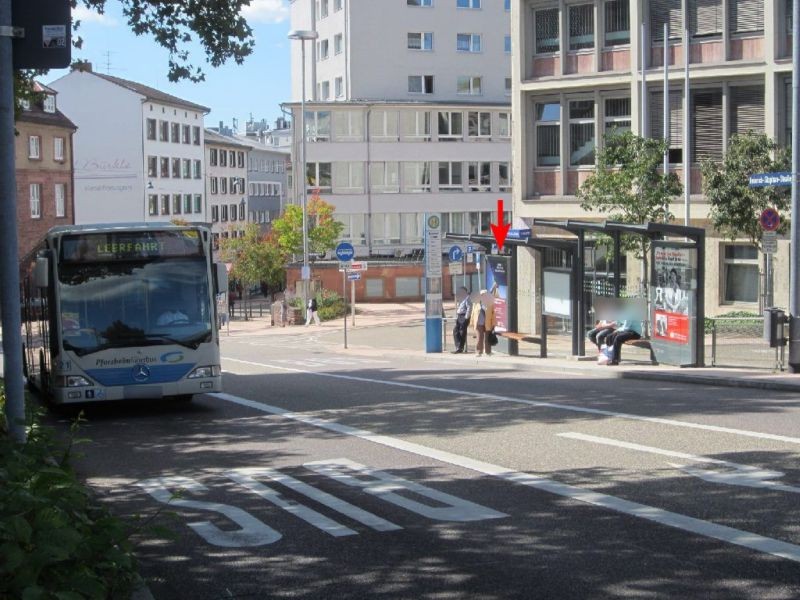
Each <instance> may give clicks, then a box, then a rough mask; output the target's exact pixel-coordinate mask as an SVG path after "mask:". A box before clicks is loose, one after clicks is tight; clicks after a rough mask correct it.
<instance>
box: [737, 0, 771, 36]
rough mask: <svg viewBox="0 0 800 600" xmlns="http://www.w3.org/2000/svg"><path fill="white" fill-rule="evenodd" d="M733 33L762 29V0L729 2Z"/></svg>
mask: <svg viewBox="0 0 800 600" xmlns="http://www.w3.org/2000/svg"><path fill="white" fill-rule="evenodd" d="M730 16H731V18H730V26H731V31H732V32H733V33H748V32H754V31H764V0H737V1H736V2H731V3H730Z"/></svg>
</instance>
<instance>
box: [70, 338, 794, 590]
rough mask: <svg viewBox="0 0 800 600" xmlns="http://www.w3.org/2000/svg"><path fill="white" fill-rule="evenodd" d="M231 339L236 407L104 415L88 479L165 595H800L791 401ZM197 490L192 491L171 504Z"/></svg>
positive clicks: (227, 349) (92, 414)
mask: <svg viewBox="0 0 800 600" xmlns="http://www.w3.org/2000/svg"><path fill="white" fill-rule="evenodd" d="M374 333H375V332H372V334H370V332H369V331H367V330H362V331H361V332H359V331H356V332H352V333H351V348H350V349H349V350H347V351H344V350H342V349H341V334H340V333H332V332H326V331H325V329H324V328H322V329H303V330H302V331H301V333H299V334H298V335H297V336H283V337H281V338H280V339H278V338H276V337H275V336H270V335H269V334H264V335H257V334H254V335H250V336H247V337H240V338H230V339H227V340H225V341H224V343H223V356H224V360H223V366H224V369H225V380H224V386H225V390H226V392H225V393H224V394H220V395H216V396H202V397H198V398H197V399H196V400H195V401H194V402H193V403H192V404H190V405H166V406H165V405H156V404H148V405H138V406H137V405H109V406H103V407H94V408H91V409H90V410H89V411H88V415H87V416H88V418H89V423H88V425H87V427H86V431H85V432H84V433H85V434H86V436H87V437H89V438H90V439H91V440H92V441H91V443H89V444H87V445H85V446H83V452H84V457H83V458H82V459H81V460H80V462H79V465H78V466H79V471H80V473H81V475H82V476H83V477H85V478H86V479H87V481H88V482H89V483H90V484H91V485H92V486H93V488H94V489H96V490H97V491H98V493H100V494H101V497H102V498H103V499H104V500H105V501H107V502H109V503H110V505H111V506H112V507H113V510H114V511H115V512H117V513H118V514H121V515H126V516H134V515H138V516H140V517H144V518H145V519H147V518H151V517H152V518H154V519H155V520H156V521H157V522H159V523H160V524H162V525H164V524H165V525H167V526H168V527H170V528H171V529H172V530H173V531H174V532H175V536H174V539H162V538H159V537H157V536H154V535H153V534H151V533H149V532H148V531H143V532H142V533H141V534H140V535H139V536H138V538H137V539H138V542H139V556H140V561H141V567H142V573H143V575H144V576H145V577H146V578H147V579H148V584H149V587H150V590H151V591H152V593H153V595H154V596H155V598H157V599H159V600H161V599H172V598H192V599H194V598H198V599H205V598H208V599H211V598H378V599H381V598H387V599H388V598H431V599H433V598H436V599H438V598H470V599H472V598H559V599H561V598H581V599H584V598H668V597H669V598H674V597H685V598H720V599H722V598H724V599H728V598H786V599H789V598H798V597H800V527H798V523H800V501H799V500H800V469H798V457H799V456H800V437H799V435H800V434H798V430H799V428H798V425H800V402H798V400H797V398H796V397H795V396H793V395H789V394H782V393H778V392H764V391H759V390H746V389H731V388H712V387H703V386H689V385H685V384H678V383H674V384H673V383H655V382H646V381H641V382H637V381H628V380H618V379H611V378H607V379H606V378H603V377H602V375H603V371H602V370H598V372H597V373H596V374H594V376H593V377H588V376H586V375H577V374H574V373H563V372H558V371H553V372H548V371H544V370H536V371H533V370H521V369H520V368H519V367H513V366H509V365H505V364H503V363H502V362H501V361H499V360H495V359H494V358H485V357H484V358H481V359H477V358H475V357H473V356H449V355H445V356H432V357H429V358H426V359H422V358H419V357H417V358H414V357H410V356H407V355H406V354H404V353H403V351H402V346H403V345H402V343H400V342H401V341H402V340H403V336H414V335H418V332H417V333H415V332H414V330H413V328H403V327H398V328H384V329H383V330H381V333H380V335H379V336H376V335H374ZM176 493H178V495H177V496H175V494H176Z"/></svg>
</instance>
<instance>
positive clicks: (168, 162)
mask: <svg viewBox="0 0 800 600" xmlns="http://www.w3.org/2000/svg"><path fill="white" fill-rule="evenodd" d="M50 85H51V87H52V88H53V89H54V90H56V91H57V92H58V93H59V96H58V99H59V104H60V106H61V108H62V110H63V111H64V113H65V114H67V115H69V117H70V119H71V120H72V121H73V122H74V123H75V124H76V125H77V127H78V131H77V132H76V133H75V137H74V157H75V223H78V224H81V223H120V222H135V221H165V220H169V219H173V218H176V217H177V218H181V219H185V220H187V221H207V220H208V218H207V212H206V203H205V197H204V194H205V186H204V180H203V117H204V116H205V115H206V114H207V113H208V112H209V109H208V108H206V107H205V106H201V105H199V104H195V103H192V102H188V101H186V100H182V99H180V98H177V97H175V96H172V95H170V94H166V93H164V92H161V91H159V90H156V89H153V88H151V87H148V86H146V85H142V84H140V83H136V82H133V81H128V80H125V79H120V78H119V77H113V76H111V75H103V74H100V73H94V72H92V70H91V65H90V64H89V63H81V64H80V67H79V68H76V69H74V70H73V71H71V72H70V73H69V74H67V75H64V76H63V77H61V78H59V79H57V80H56V81H54V82H53V83H52V84H50Z"/></svg>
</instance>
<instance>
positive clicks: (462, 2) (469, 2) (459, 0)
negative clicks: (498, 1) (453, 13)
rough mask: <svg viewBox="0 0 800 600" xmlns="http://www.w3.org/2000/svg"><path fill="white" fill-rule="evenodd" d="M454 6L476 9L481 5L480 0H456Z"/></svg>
mask: <svg viewBox="0 0 800 600" xmlns="http://www.w3.org/2000/svg"><path fill="white" fill-rule="evenodd" d="M456 7H458V8H475V9H477V8H480V7H481V0H456Z"/></svg>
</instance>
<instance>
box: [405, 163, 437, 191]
mask: <svg viewBox="0 0 800 600" xmlns="http://www.w3.org/2000/svg"><path fill="white" fill-rule="evenodd" d="M403 191H404V192H410V193H418V192H430V191H431V163H429V162H417V161H412V162H404V163H403Z"/></svg>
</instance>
